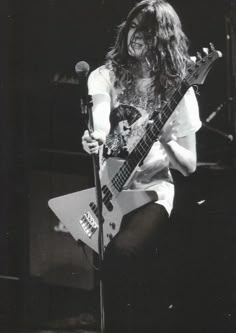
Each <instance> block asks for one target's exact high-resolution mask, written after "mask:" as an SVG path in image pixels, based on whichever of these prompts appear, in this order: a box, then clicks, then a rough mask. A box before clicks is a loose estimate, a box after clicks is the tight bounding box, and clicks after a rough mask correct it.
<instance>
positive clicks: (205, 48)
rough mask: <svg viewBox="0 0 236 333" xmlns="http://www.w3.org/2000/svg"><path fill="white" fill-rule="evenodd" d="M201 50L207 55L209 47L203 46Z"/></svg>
mask: <svg viewBox="0 0 236 333" xmlns="http://www.w3.org/2000/svg"><path fill="white" fill-rule="evenodd" d="M202 51H203V52H204V54H205V55H208V54H209V49H208V47H203V48H202Z"/></svg>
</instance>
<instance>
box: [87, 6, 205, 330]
mask: <svg viewBox="0 0 236 333" xmlns="http://www.w3.org/2000/svg"><path fill="white" fill-rule="evenodd" d="M190 62H191V59H190V56H189V53H188V39H187V37H186V35H185V34H184V32H183V31H182V27H181V22H180V19H179V17H178V15H177V13H176V12H175V10H174V9H173V7H172V6H171V5H170V4H169V3H168V2H166V1H164V0H144V1H141V2H139V3H137V5H136V6H134V8H133V9H132V10H131V11H130V13H129V14H128V16H127V19H126V20H125V21H124V22H123V23H122V24H121V25H120V26H119V29H118V33H117V38H116V41H115V44H114V46H113V47H112V48H111V50H110V51H109V52H108V54H107V57H106V62H105V64H104V65H103V66H101V67H99V68H97V69H96V70H94V71H93V72H92V73H91V74H90V76H89V80H88V88H89V93H90V94H91V95H92V99H93V122H94V132H93V133H89V132H88V131H85V132H84V135H83V137H82V144H83V147H84V150H85V151H86V152H88V153H89V154H92V153H99V154H100V155H101V159H100V161H101V169H102V168H103V166H104V165H106V161H107V158H116V157H120V158H123V159H125V158H126V157H127V156H129V153H130V152H131V151H132V149H133V148H134V147H135V145H136V144H137V143H138V142H139V140H140V138H142V137H143V135H144V133H145V129H146V126H147V124H148V123H150V122H151V121H152V117H153V115H154V114H155V115H158V117H159V119H160V122H161V121H162V117H163V113H162V110H163V107H164V105H165V104H166V102H167V101H168V97H169V96H170V94H171V92H172V91H173V90H174V89H175V88H176V87H177V85H178V84H179V82H181V80H182V78H183V77H184V75H185V74H186V69H187V67H188V64H189V63H190ZM200 126H201V122H200V119H199V111H198V103H197V100H196V97H195V94H194V91H193V89H192V88H190V89H189V90H188V91H187V93H186V94H185V95H184V96H183V98H182V100H181V101H180V103H179V104H178V106H177V108H176V110H175V111H174V112H173V113H172V115H171V116H170V118H169V119H168V121H167V122H166V123H165V125H164V126H163V128H162V131H161V133H160V135H159V138H158V140H157V141H155V142H154V144H153V145H152V146H151V149H150V150H149V151H148V152H147V154H146V156H145V158H144V159H143V160H142V163H141V164H140V165H139V166H138V167H137V168H136V169H135V173H134V174H133V175H132V178H131V179H130V181H129V182H128V183H127V184H126V188H128V189H130V190H134V191H135V190H139V189H142V190H153V191H154V192H155V193H156V200H155V201H154V202H151V203H148V204H146V205H144V206H143V207H140V208H138V209H136V210H135V211H133V212H131V213H129V214H127V215H125V216H124V218H123V220H122V224H121V227H120V230H119V232H118V233H117V235H116V236H115V237H114V238H113V239H112V241H111V242H110V243H109V244H108V246H107V248H106V251H105V257H104V262H103V270H102V273H103V279H104V284H105V314H106V319H107V327H106V328H107V332H108V333H115V332H117V333H131V332H135V333H138V332H145V333H146V332H149V331H150V332H153V331H154V329H155V327H156V326H155V325H156V322H155V319H156V311H157V308H156V307H155V305H153V304H152V305H151V303H152V302H151V300H154V299H155V298H157V297H158V295H155V293H154V288H153V289H152V287H153V286H154V285H155V278H154V276H155V275H154V273H153V272H154V267H155V262H156V261H157V260H158V256H157V255H156V252H157V249H158V247H159V241H160V238H161V232H162V228H163V227H164V226H165V225H166V224H167V223H168V219H169V216H170V214H171V210H172V208H173V199H174V184H173V179H172V176H171V173H170V168H174V169H176V170H178V171H179V172H180V173H182V174H183V175H184V176H187V175H189V174H190V173H192V172H194V171H195V169H196V138H195V133H196V131H197V130H198V129H199V128H200ZM153 296H154V297H153ZM150 305H151V306H150ZM148 306H149V308H148ZM145 309H146V310H145ZM131 314H132V315H131ZM145 314H146V315H145ZM132 318H133V319H132Z"/></svg>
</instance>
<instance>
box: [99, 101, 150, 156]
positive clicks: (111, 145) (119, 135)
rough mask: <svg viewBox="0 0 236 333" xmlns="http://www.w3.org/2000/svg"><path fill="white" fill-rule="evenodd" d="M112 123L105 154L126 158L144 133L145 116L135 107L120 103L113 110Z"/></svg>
mask: <svg viewBox="0 0 236 333" xmlns="http://www.w3.org/2000/svg"><path fill="white" fill-rule="evenodd" d="M110 123H111V128H110V133H109V135H108V136H107V139H106V143H105V145H104V151H103V156H104V157H105V158H108V157H120V158H126V157H127V156H128V154H129V152H130V151H131V150H132V148H134V145H135V144H136V143H137V142H138V140H139V139H140V138H141V136H142V135H143V133H144V127H145V117H142V114H141V112H140V111H139V110H138V109H136V108H135V107H133V106H130V105H124V104H120V105H119V106H118V107H116V108H115V109H114V110H112V111H111V114H110Z"/></svg>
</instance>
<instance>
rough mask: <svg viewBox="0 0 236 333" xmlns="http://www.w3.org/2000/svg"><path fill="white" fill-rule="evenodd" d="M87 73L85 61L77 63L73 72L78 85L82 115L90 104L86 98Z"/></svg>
mask: <svg viewBox="0 0 236 333" xmlns="http://www.w3.org/2000/svg"><path fill="white" fill-rule="evenodd" d="M89 71H90V66H89V64H88V63H87V62H86V61H79V62H78V63H77V64H76V65H75V72H76V74H77V76H78V79H79V83H80V96H81V97H80V106H81V111H82V113H83V114H87V107H88V104H89V102H90V101H89V97H88V85H87V79H88V74H89Z"/></svg>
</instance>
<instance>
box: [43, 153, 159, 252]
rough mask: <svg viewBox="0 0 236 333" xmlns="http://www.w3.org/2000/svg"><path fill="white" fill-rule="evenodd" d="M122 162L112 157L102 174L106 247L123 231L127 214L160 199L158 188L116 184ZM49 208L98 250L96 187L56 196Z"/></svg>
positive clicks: (76, 233) (78, 239)
mask: <svg viewBox="0 0 236 333" xmlns="http://www.w3.org/2000/svg"><path fill="white" fill-rule="evenodd" d="M122 163H123V161H120V160H117V159H112V158H110V159H108V160H107V164H106V167H105V169H104V170H103V172H102V176H101V188H102V195H103V205H102V216H103V234H104V246H105V247H106V246H107V244H108V243H109V242H110V241H111V239H112V238H113V237H114V236H115V235H116V234H117V232H118V231H119V229H120V224H121V221H122V218H123V216H124V215H126V214H127V213H129V212H131V211H133V210H135V209H136V208H139V207H141V206H143V205H145V204H146V203H148V202H150V201H154V200H157V194H156V192H154V191H140V190H122V191H121V192H119V191H117V190H116V189H115V188H114V187H113V186H112V184H111V179H112V177H113V176H114V174H116V172H117V170H118V169H119V168H120V166H121V165H122ZM49 207H50V208H51V210H52V211H53V212H54V213H55V215H56V216H57V217H58V219H59V220H60V221H61V222H62V223H63V224H64V225H65V227H66V228H67V229H68V231H69V232H70V234H71V235H72V236H73V238H74V239H75V240H76V241H82V242H83V243H84V244H86V245H87V246H89V247H90V248H91V249H93V250H94V251H95V252H98V234H99V222H98V210H97V199H96V190H95V188H89V189H86V190H82V191H79V192H74V193H71V194H67V195H63V196H60V197H57V198H53V199H51V200H49ZM144 223H145V221H144Z"/></svg>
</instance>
